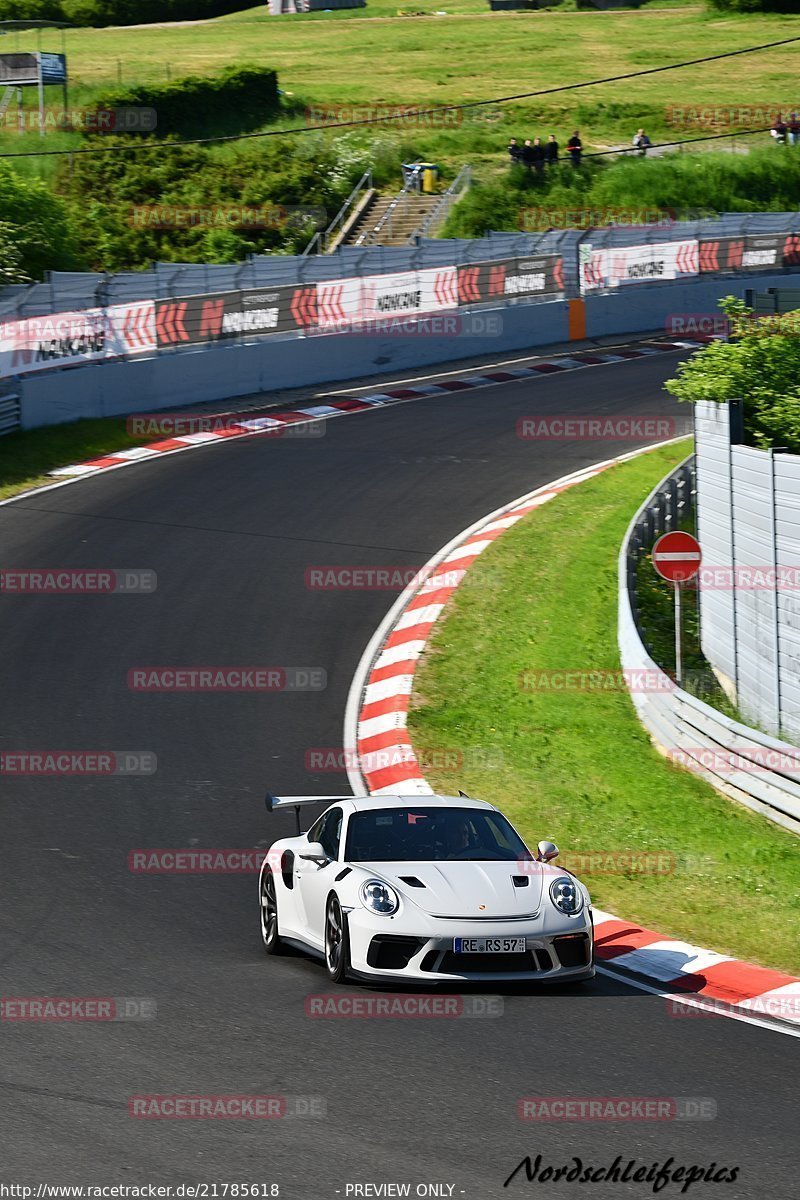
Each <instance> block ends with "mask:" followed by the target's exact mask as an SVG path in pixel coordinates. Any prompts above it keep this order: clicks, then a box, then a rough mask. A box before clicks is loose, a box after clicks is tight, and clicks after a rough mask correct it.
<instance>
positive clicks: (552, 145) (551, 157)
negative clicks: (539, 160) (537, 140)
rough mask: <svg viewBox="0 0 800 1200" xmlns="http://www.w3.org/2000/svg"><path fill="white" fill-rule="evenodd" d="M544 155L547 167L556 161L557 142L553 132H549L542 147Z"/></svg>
mask: <svg viewBox="0 0 800 1200" xmlns="http://www.w3.org/2000/svg"><path fill="white" fill-rule="evenodd" d="M544 157H545V162H546V163H547V165H548V167H552V166H554V165H555V164H556V163H557V162H558V142H557V141H556V135H555V134H554V133H551V134H550V137H549V138H548V139H547V145H546V146H545V148H544Z"/></svg>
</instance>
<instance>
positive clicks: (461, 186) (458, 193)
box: [408, 164, 472, 246]
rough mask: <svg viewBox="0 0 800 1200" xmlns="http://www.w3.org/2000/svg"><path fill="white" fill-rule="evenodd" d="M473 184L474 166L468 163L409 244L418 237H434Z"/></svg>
mask: <svg viewBox="0 0 800 1200" xmlns="http://www.w3.org/2000/svg"><path fill="white" fill-rule="evenodd" d="M471 184H472V167H470V166H469V164H466V165H465V166H463V167H462V168H461V170H460V171H459V172H458V174H457V175H456V177H455V179H454V180H453V182H452V183H451V184H450V187H449V188H448V189H447V191H446V192H444V193H443V194H442V196H441V198H440V199H439V202H438V204H436V205H434V207H433V208H432V209H431V211H430V212H429V213H428V214H427V216H426V217H425V219H424V221H422V223H421V224H420V226H419V228H418V229H415V230H414V232H413V233H412V234H411V236H410V237H409V239H408V245H409V246H413V245H415V243H416V241H417V238H421V237H432V236H433V235H434V234H435V233H437V232H438V230H440V229H441V227H442V226H443V225H444V223H445V221H446V220H447V218H448V216H449V214H450V210H451V208H452V207H453V205H454V204H455V203H456V202H457V201H458V200H460V199H461V197H462V196H463V195H464V193H465V192H466V191H468V190H469V188H470V186H471Z"/></svg>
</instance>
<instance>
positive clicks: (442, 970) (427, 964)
mask: <svg viewBox="0 0 800 1200" xmlns="http://www.w3.org/2000/svg"><path fill="white" fill-rule="evenodd" d="M440 953H441V951H439V950H429V951H428V953H427V954H426V955H425V957H424V958H423V960H422V964H421V969H422V970H423V971H431V972H432V973H434V974H442V975H464V974H490V973H493V972H497V971H502V972H503V973H506V972H508V973H509V974H510V973H512V972H515V971H518V972H520V974H523V973H524V974H527V973H529V972H531V971H550V970H552V967H553V961H552V959H551V958H550V955H549V954H548V953H547V951H546V950H527V951H526V952H525V953H524V954H456V953H454V951H452V950H446V951H445V953H444V954H443V955H442V957H441V959H440V961H439V962H438V964H437V959H439V955H440Z"/></svg>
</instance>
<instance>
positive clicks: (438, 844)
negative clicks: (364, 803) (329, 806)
mask: <svg viewBox="0 0 800 1200" xmlns="http://www.w3.org/2000/svg"><path fill="white" fill-rule="evenodd" d="M531 857H532V856H531V853H530V851H529V850H528V848H527V846H526V845H525V843H524V842H523V841H522V839H521V838H520V837H519V836H518V834H517V833H516V832H515V831H514V829H513V828H512V826H511V825H510V824H509V823H508V821H507V820H506V819H505V817H504V816H502V815H501V814H500V813H497V812H491V811H487V810H484V809H477V808H425V807H424V806H420V807H419V808H372V809H368V810H367V811H366V812H357V813H354V814H353V815H352V816H351V817H350V822H349V825H348V828H347V846H346V849H345V859H346V861H347V862H456V861H460V862H490V861H493V860H497V861H502V862H514V861H516V860H517V859H530V858H531Z"/></svg>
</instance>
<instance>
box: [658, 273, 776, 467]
mask: <svg viewBox="0 0 800 1200" xmlns="http://www.w3.org/2000/svg"><path fill="white" fill-rule="evenodd" d="M720 308H721V309H723V311H724V312H726V313H727V314H728V316H729V318H730V319H731V321H732V326H733V330H732V331H733V334H734V337H735V340H734V341H730V342H711V343H710V345H708V346H706V348H705V349H704V350H701V351H700V352H699V353H698V354H694V355H692V357H691V358H690V359H687V360H686V362H682V363H681V364H680V366H679V367H678V374H677V376H676V377H675V378H674V379H668V380H667V381H666V383H665V385H664V386H665V387H666V389H667V391H668V392H671V393H672V395H673V396H676V397H677V398H678V400H684V401H689V402H696V401H698V400H711V401H715V402H722V401H725V400H739V399H741V401H742V407H743V414H744V426H745V435H746V439H747V442H748V443H749V444H750V445H752V446H756V447H758V448H759V449H761V450H767V449H769V448H770V447H771V446H781V447H784V448H785V449H787V450H788V451H789V452H790V453H792V454H800V323H798V322H797V320H796V317H797V314H790V315H789V317H788V318H784V319H783V320H782V321H781V320H778V321H775V319H774V318H772V319H769V318H767V319H765V320H763V321H761V320H754V319H753V317H752V309H748V308H746V307H745V305H744V304H743V302H742V301H741V300H737V299H736V298H735V297H733V296H728V297H727V299H725V300H722V301H720Z"/></svg>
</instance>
